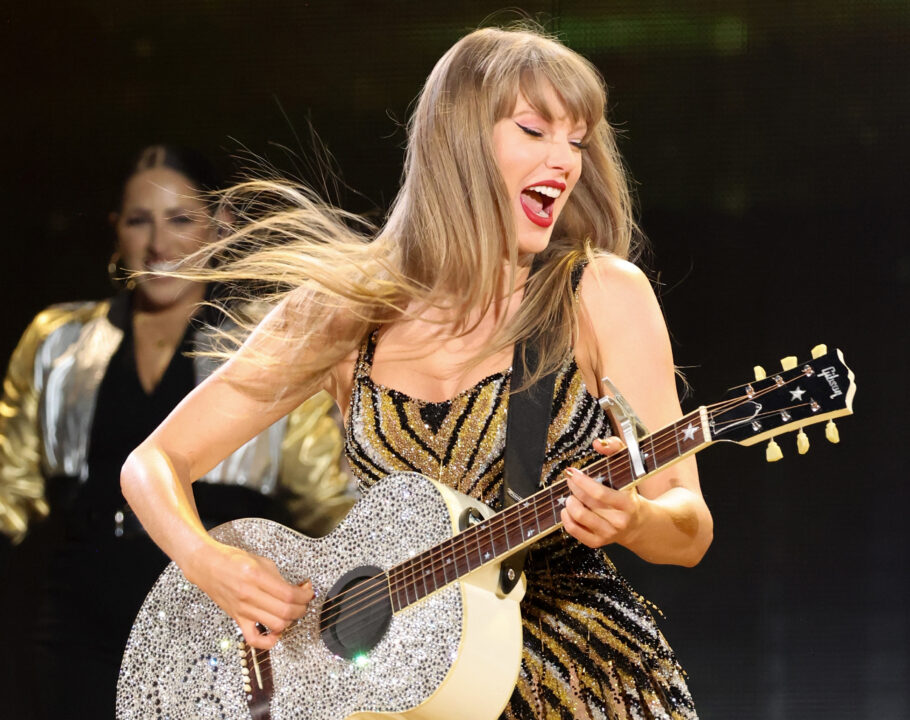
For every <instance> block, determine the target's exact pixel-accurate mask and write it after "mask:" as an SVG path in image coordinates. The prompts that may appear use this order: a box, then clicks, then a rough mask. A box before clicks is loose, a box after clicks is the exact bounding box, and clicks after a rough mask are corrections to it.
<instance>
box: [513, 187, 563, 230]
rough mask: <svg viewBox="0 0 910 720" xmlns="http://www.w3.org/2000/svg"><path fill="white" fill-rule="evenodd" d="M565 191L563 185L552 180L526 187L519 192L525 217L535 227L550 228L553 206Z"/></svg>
mask: <svg viewBox="0 0 910 720" xmlns="http://www.w3.org/2000/svg"><path fill="white" fill-rule="evenodd" d="M565 189H566V186H565V185H564V184H563V183H558V182H556V181H552V180H548V181H546V182H544V183H540V184H537V185H530V186H528V187H526V188H525V189H524V190H522V191H521V207H522V209H523V210H524V211H525V215H527V216H528V219H529V220H530V221H531V222H532V223H534V224H535V225H539V226H540V227H550V225H552V224H553V205H554V203H555V202H556V198H558V197H559V196H560V195H562V193H563V190H565Z"/></svg>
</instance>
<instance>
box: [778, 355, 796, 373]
mask: <svg viewBox="0 0 910 720" xmlns="http://www.w3.org/2000/svg"><path fill="white" fill-rule="evenodd" d="M780 366H781V367H782V368H783V369H784V370H792V369H793V368H795V367H796V355H787V357H783V358H781V359H780Z"/></svg>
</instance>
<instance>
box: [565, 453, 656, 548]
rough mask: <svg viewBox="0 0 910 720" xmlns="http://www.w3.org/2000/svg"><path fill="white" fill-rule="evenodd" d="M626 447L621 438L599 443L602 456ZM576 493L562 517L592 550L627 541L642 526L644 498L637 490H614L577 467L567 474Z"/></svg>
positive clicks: (572, 489) (569, 528)
mask: <svg viewBox="0 0 910 720" xmlns="http://www.w3.org/2000/svg"><path fill="white" fill-rule="evenodd" d="M623 447H624V445H623V443H622V441H621V440H620V439H619V438H617V437H610V438H607V439H606V440H595V441H594V449H595V450H597V452H599V453H600V454H601V455H613V454H614V453H616V452H619V451H620V450H621V449H622V448H623ZM566 477H567V480H568V485H569V489H570V490H571V491H572V494H571V495H570V496H569V498H568V499H567V500H566V506H565V507H564V508H563V509H562V513H561V518H562V523H563V527H564V528H565V530H566V532H567V533H569V534H570V535H571V536H572V537H574V538H576V539H577V540H578V541H579V542H581V543H583V544H584V545H587V546H588V547H592V548H598V547H602V546H603V545H607V544H609V543H615V542H624V541H626V540H627V539H628V538H629V537H630V536H631V535H632V534H633V533H634V532H635V531H636V530H637V528H638V526H639V524H640V520H641V518H640V509H641V502H642V500H641V496H639V494H638V493H637V492H636V491H635V490H634V489H633V490H631V491H627V490H614V489H613V488H610V487H606V486H605V485H602V484H601V483H599V482H597V481H596V480H594V479H592V478H591V477H589V476H588V475H585V474H584V473H583V472H581V471H580V470H577V469H576V468H569V470H567V471H566Z"/></svg>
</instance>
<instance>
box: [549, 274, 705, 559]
mask: <svg viewBox="0 0 910 720" xmlns="http://www.w3.org/2000/svg"><path fill="white" fill-rule="evenodd" d="M579 303H580V310H579V342H578V346H577V348H576V357H577V358H578V362H579V367H580V368H581V370H582V373H583V375H584V376H585V381H586V382H587V383H589V387H597V386H598V385H597V382H598V381H599V379H600V378H601V377H603V376H604V375H606V376H607V377H609V378H610V380H611V381H612V382H613V383H614V384H615V385H616V387H617V388H619V390H620V392H622V394H623V395H624V396H625V398H626V400H628V401H629V403H630V404H631V406H632V407H633V408H634V409H635V411H636V412H637V413H638V415H639V417H641V419H642V421H643V422H644V423H645V425H647V426H648V427H649V428H650V429H651V430H656V429H658V428H661V427H663V426H665V425H668V424H669V423H671V422H674V421H675V420H677V419H679V417H680V416H681V415H682V411H681V409H680V406H679V399H678V397H677V394H676V381H675V375H674V365H673V356H672V352H671V350H670V339H669V336H668V333H667V328H666V324H665V322H664V319H663V315H662V313H661V311H660V306H659V305H658V302H657V298H656V297H655V296H654V292H653V291H652V289H651V285H650V283H649V282H648V279H647V278H646V277H645V276H644V274H643V273H642V272H641V271H640V270H639V269H638V268H636V267H635V266H634V265H632V264H631V263H627V262H625V261H622V260H619V259H617V258H615V257H602V258H598V260H597V261H596V262H594V263H592V264H591V265H590V266H589V267H588V268H587V269H586V270H585V274H584V277H583V279H582V283H581V286H580V288H579ZM619 447H621V442H620V441H619V440H618V439H616V438H612V439H611V440H610V442H609V443H606V444H604V443H597V444H596V445H595V448H596V449H597V450H598V451H600V452H603V453H605V454H609V453H610V452H615V451H616V450H617V449H618V448H619ZM569 486H570V488H571V489H572V492H573V495H574V497H573V498H571V499H570V500H569V502H568V503H567V504H566V509H565V510H564V511H563V522H564V523H565V527H566V530H567V531H568V532H569V533H570V534H572V535H573V536H575V537H576V538H578V539H579V540H580V541H581V542H583V543H585V544H586V545H590V546H592V547H599V546H601V545H605V544H607V543H612V542H616V543H619V544H621V545H623V546H625V547H627V548H629V549H630V550H632V551H633V552H634V553H636V554H637V555H639V556H640V557H642V558H644V559H645V560H648V561H649V562H654V563H671V564H677V565H688V566H691V565H695V564H696V563H698V561H699V560H701V558H702V557H703V556H704V554H705V552H706V551H707V549H708V546H709V545H710V544H711V540H712V538H713V534H714V529H713V528H714V524H713V520H712V518H711V513H710V511H709V510H708V507H707V505H706V503H705V500H704V498H703V497H702V494H701V488H700V486H699V482H698V469H697V467H696V464H695V458H694V457H689V458H687V459H686V460H683V461H681V462H679V463H677V464H676V465H673V466H671V467H670V468H667V469H666V470H664V471H662V472H659V473H656V474H655V475H653V476H651V477H648V478H647V479H645V480H643V481H642V482H641V483H640V484H639V485H638V487H637V492H635V491H632V492H629V491H617V490H613V489H611V488H608V487H604V486H603V485H600V484H599V483H597V482H595V481H594V480H592V479H591V478H589V477H587V476H586V475H584V474H583V473H581V472H571V473H570V475H569Z"/></svg>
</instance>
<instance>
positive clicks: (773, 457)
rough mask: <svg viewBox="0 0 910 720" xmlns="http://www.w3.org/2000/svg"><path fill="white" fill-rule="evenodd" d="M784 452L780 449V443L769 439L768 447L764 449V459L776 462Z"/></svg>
mask: <svg viewBox="0 0 910 720" xmlns="http://www.w3.org/2000/svg"><path fill="white" fill-rule="evenodd" d="M783 456H784V454H783V453H782V452H781V450H780V445H778V444H777V442H776V441H774V440H771V442H769V443H768V447H767V448H766V449H765V460H767V461H768V462H777V461H778V460H780V459H781V458H782V457H783Z"/></svg>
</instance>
